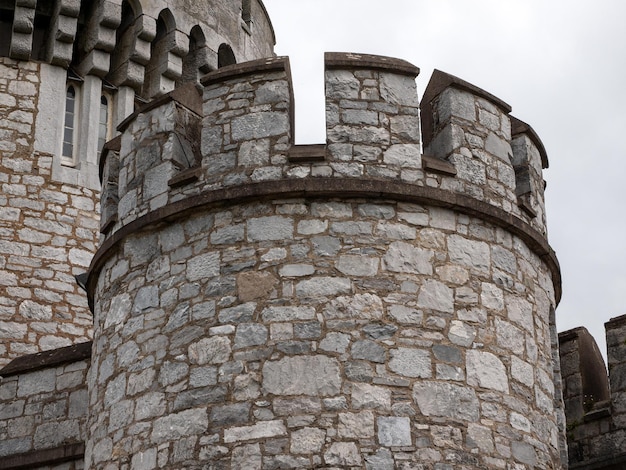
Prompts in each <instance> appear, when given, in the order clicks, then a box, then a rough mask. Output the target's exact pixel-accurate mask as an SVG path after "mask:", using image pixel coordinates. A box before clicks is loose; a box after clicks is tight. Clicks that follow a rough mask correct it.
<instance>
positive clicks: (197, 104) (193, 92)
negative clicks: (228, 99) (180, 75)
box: [117, 83, 203, 132]
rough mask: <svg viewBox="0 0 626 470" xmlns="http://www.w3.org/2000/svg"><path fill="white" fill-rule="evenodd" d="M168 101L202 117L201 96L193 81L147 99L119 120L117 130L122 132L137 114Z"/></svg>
mask: <svg viewBox="0 0 626 470" xmlns="http://www.w3.org/2000/svg"><path fill="white" fill-rule="evenodd" d="M170 101H175V102H177V103H178V104H180V105H181V106H184V107H185V108H187V109H188V110H189V111H191V112H193V113H195V114H197V115H198V116H200V117H202V115H203V113H202V96H201V95H200V92H199V91H198V89H197V88H196V85H195V83H189V84H188V85H184V86H181V87H179V88H175V89H174V90H173V91H170V92H169V93H167V94H165V95H163V96H159V97H158V98H155V99H153V100H152V101H149V102H148V103H146V104H145V105H144V106H142V107H141V108H139V109H138V110H137V111H135V112H134V113H133V114H131V115H130V116H128V117H127V118H126V119H124V120H123V121H122V122H120V124H119V125H118V126H117V130H118V131H119V132H124V131H125V130H126V128H127V127H128V126H129V125H130V123H131V122H133V121H134V120H135V119H136V118H137V116H139V115H140V114H143V113H147V112H148V111H151V110H153V109H155V108H158V107H159V106H162V105H163V104H165V103H169V102H170Z"/></svg>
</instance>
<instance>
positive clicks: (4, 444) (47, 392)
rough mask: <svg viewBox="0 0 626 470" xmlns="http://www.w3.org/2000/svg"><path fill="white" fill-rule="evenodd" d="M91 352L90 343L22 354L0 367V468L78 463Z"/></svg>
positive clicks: (70, 466) (72, 466)
mask: <svg viewBox="0 0 626 470" xmlns="http://www.w3.org/2000/svg"><path fill="white" fill-rule="evenodd" d="M90 353H91V342H89V343H84V344H80V345H76V346H70V347H66V348H61V349H57V350H55V351H51V352H46V353H37V354H34V355H30V356H23V357H21V358H20V359H18V360H15V361H13V362H12V363H11V364H10V365H9V366H7V367H5V368H3V369H1V370H0V376H1V377H2V382H1V383H0V468H1V469H9V468H42V469H44V468H55V469H56V468H58V469H61V468H65V469H67V470H71V469H79V468H83V467H82V460H83V451H84V437H85V424H86V419H87V387H86V385H87V380H86V378H87V371H88V369H89V356H90ZM68 461H69V463H65V464H63V465H60V466H56V465H55V463H58V462H68Z"/></svg>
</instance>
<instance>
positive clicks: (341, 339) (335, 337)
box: [319, 332, 350, 354]
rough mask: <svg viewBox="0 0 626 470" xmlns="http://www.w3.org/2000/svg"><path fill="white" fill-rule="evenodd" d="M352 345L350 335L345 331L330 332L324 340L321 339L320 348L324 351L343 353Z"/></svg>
mask: <svg viewBox="0 0 626 470" xmlns="http://www.w3.org/2000/svg"><path fill="white" fill-rule="evenodd" d="M349 345H350V335H347V334H344V333H334V332H330V333H328V334H327V335H326V336H325V337H324V339H323V340H322V341H320V345H319V348H320V349H321V350H322V351H329V352H336V353H339V354H343V353H345V352H346V350H347V349H348V346H349Z"/></svg>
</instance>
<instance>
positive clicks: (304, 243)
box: [86, 54, 562, 469]
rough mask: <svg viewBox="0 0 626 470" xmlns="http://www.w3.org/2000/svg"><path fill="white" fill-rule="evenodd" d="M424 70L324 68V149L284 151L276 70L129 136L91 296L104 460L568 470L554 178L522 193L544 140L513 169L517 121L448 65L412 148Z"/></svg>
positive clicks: (369, 64)
mask: <svg viewBox="0 0 626 470" xmlns="http://www.w3.org/2000/svg"><path fill="white" fill-rule="evenodd" d="M418 72H419V70H418V69H417V68H415V67H414V66H412V65H411V64H408V63H406V62H403V61H398V60H395V59H389V58H381V57H375V56H361V55H353V54H329V55H327V57H326V95H327V101H326V104H327V127H328V132H327V145H318V146H294V145H293V142H292V136H293V111H292V106H293V102H292V98H291V96H292V93H291V83H290V76H289V67H288V62H287V60H286V59H284V58H278V59H272V60H264V61H258V62H253V63H247V64H241V65H238V66H232V67H227V68H224V69H222V70H219V71H217V72H214V73H212V74H209V75H208V76H206V77H205V78H204V79H203V84H204V95H203V98H202V111H199V97H194V95H193V93H182V92H179V93H173V94H171V95H169V96H166V97H164V98H163V99H161V100H160V101H159V102H158V103H155V104H154V105H152V106H151V107H150V109H146V110H144V112H142V113H137V114H135V115H133V116H132V117H131V118H130V119H129V120H128V121H127V122H126V123H124V125H123V129H124V133H123V135H122V138H121V142H120V145H119V147H117V149H116V148H112V149H111V150H110V151H109V152H108V153H107V154H106V158H105V160H104V161H103V163H102V168H103V173H102V174H103V176H104V180H103V187H105V188H109V190H110V191H112V192H113V191H114V189H115V188H116V187H117V188H118V191H119V193H118V194H117V196H118V197H119V203H116V198H115V197H110V198H103V213H104V212H106V213H113V214H116V217H112V219H111V223H110V224H109V225H108V228H107V230H106V231H105V236H106V237H105V240H104V242H103V244H102V247H101V248H100V249H99V251H98V252H97V254H96V256H95V258H94V261H93V263H92V266H91V270H90V277H89V283H88V290H89V295H90V301H91V302H92V305H93V309H94V321H95V338H94V349H93V354H92V366H91V369H90V372H89V404H90V407H91V414H90V419H89V422H88V435H87V444H86V462H87V465H88V466H91V467H90V468H113V467H115V468H117V467H120V466H123V465H126V464H127V465H129V466H130V468H156V467H157V466H158V467H160V468H180V467H181V466H184V467H186V468H203V466H206V465H207V464H209V465H212V466H215V467H224V468H234V467H237V466H238V467H242V468H284V467H289V468H311V467H312V468H350V467H354V468H363V467H365V468H404V467H406V468H428V469H431V468H442V465H446V466H448V465H449V466H450V467H451V468H454V467H459V468H477V469H478V468H481V469H483V468H504V467H506V466H507V465H510V464H511V463H512V462H514V465H515V466H516V468H520V469H521V468H561V462H560V450H559V437H560V432H559V429H558V424H557V416H558V413H559V412H562V410H561V408H562V401H561V397H560V396H559V394H558V393H557V392H555V386H554V380H555V368H554V365H553V358H552V352H553V351H552V348H553V343H554V341H555V339H554V335H553V334H552V333H551V331H552V329H551V326H553V322H554V319H553V316H552V315H551V311H553V309H554V307H555V305H556V303H557V302H558V299H559V297H560V278H559V271H558V264H557V263H556V259H555V257H554V253H553V252H552V251H551V250H550V248H549V246H548V245H547V242H546V239H545V225H544V221H543V219H540V220H537V212H536V211H534V210H532V209H533V207H532V204H533V203H535V204H538V203H539V202H538V201H542V197H543V194H542V188H541V192H532V188H534V187H536V185H535V186H533V185H532V184H529V185H528V187H529V188H531V191H530V193H529V192H528V191H526V192H525V193H522V192H521V191H520V193H521V194H529V196H531V197H532V199H530V204H531V206H529V207H528V208H524V207H523V206H524V201H523V200H521V199H520V198H519V197H518V192H517V185H516V181H517V179H516V174H517V173H516V171H519V169H520V168H522V169H528V166H529V165H530V164H533V165H535V164H536V162H532V158H535V159H536V158H541V152H540V151H539V150H538V149H537V145H536V142H537V139H535V138H534V137H533V138H531V137H528V138H527V139H526V137H525V136H528V135H529V133H531V129H530V128H529V127H527V126H526V128H525V129H524V130H523V132H522V133H521V134H519V136H518V138H521V139H523V140H522V142H523V143H524V145H516V147H524V148H525V149H527V150H529V151H528V152H526V153H524V156H527V159H526V162H527V163H524V160H523V158H522V156H520V158H519V159H518V160H517V161H518V163H517V165H516V166H517V167H518V168H517V169H516V168H515V166H514V162H513V160H512V158H511V157H512V154H513V153H514V150H513V148H512V145H511V141H512V138H511V135H510V134H511V131H510V129H511V125H510V117H509V115H508V111H509V109H507V108H503V107H502V105H501V102H500V101H499V100H497V99H495V98H493V97H491V96H490V95H488V94H487V93H485V92H484V91H482V90H480V89H477V88H476V87H472V86H470V85H469V84H466V83H465V82H462V81H460V80H458V79H456V78H455V77H451V76H449V75H446V74H442V73H439V78H440V79H441V80H440V81H439V82H437V83H439V84H441V83H443V85H441V89H436V87H435V85H437V83H435V84H432V82H431V85H429V88H428V90H427V91H426V97H425V99H424V100H423V104H422V115H423V119H424V120H423V121H422V126H423V128H424V142H425V144H426V148H427V150H428V149H430V150H431V152H432V153H430V154H428V153H426V154H424V155H421V154H420V152H419V148H420V132H419V129H420V122H419V120H418V114H419V113H418V100H417V95H416V93H415V82H414V78H415V76H416V75H417V73H418ZM437 86H439V85H437ZM459 89H460V90H461V91H462V93H461V96H460V97H459V96H456V95H457V94H458V90H459ZM468 90H469V91H468ZM445 96H447V97H454V99H452V101H450V100H448V101H445V100H444V99H443V97H445ZM426 98H428V100H426ZM495 100H497V101H495ZM450 103H452V104H450ZM470 108H471V109H473V110H474V111H473V114H472V112H469V111H468V109H470ZM446 109H447V110H449V114H448V116H457V115H461V114H462V115H463V116H464V117H463V119H464V121H463V127H462V128H461V129H460V130H459V129H453V128H452V127H451V124H449V122H451V121H454V120H455V119H456V118H454V119H452V118H451V117H448V118H445V119H444V118H443V117H442V116H444V115H445V112H446ZM481 110H486V112H488V114H482V113H481ZM464 113H465V114H464ZM437 116H439V117H440V118H437ZM459 119H460V118H459ZM496 122H497V125H496ZM429 126H430V127H429ZM448 129H449V130H448ZM440 130H441V132H440ZM449 131H450V132H452V133H453V134H454V135H455V137H454V138H452V137H451V138H450V139H449V140H450V141H449V142H448V140H446V138H444V137H441V135H443V134H445V133H447V132H449ZM438 132H439V134H437V133H438ZM197 133H199V134H200V135H201V136H202V138H201V145H200V147H199V149H197V148H194V147H193V139H192V138H191V136H193V135H196V134H197ZM441 133H443V134H441ZM472 136H478V137H479V138H476V139H474V138H473V137H472ZM433 137H435V139H438V140H437V142H438V143H437V144H436V145H435V144H433V141H434V139H433ZM535 137H536V136H535ZM429 145H430V147H429ZM468 145H471V146H472V147H471V150H469V153H468V152H467V151H465V150H463V148H467V147H468ZM436 148H444V149H446V148H447V149H452V150H454V149H459V150H458V154H459V155H462V156H463V159H461V157H458V158H457V157H456V156H455V155H456V153H454V152H453V153H450V154H445V155H443V154H440V153H438V151H435V150H434V149H436ZM454 151H456V150H454ZM543 157H544V158H545V154H544V155H543ZM507 159H508V160H507ZM520 162H521V163H520ZM546 163H547V161H546ZM539 166H541V164H540V165H539ZM476 175H478V176H476ZM535 176H536V175H535ZM476 178H478V179H476ZM521 180H523V179H521ZM523 181H526V180H523ZM531 181H534V180H531ZM107 201H108V202H107ZM558 390H560V388H559V389H558Z"/></svg>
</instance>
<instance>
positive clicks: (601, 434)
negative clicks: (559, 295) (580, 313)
mask: <svg viewBox="0 0 626 470" xmlns="http://www.w3.org/2000/svg"><path fill="white" fill-rule="evenodd" d="M605 329H606V339H607V358H608V375H607V368H606V365H605V363H604V359H603V358H602V355H601V353H600V350H599V349H598V346H597V344H596V342H595V340H594V339H593V337H592V336H591V335H590V334H589V332H588V331H587V329H586V328H583V327H581V328H575V329H572V330H568V331H564V332H562V333H560V334H559V346H560V361H561V369H562V373H563V377H562V379H563V399H564V402H565V410H566V418H567V441H568V448H569V464H570V469H578V468H579V469H588V468H594V469H616V468H622V467H623V466H624V464H626V452H625V451H624V449H625V447H624V445H625V443H626V380H625V377H626V343H625V339H626V316H624V315H622V316H620V317H616V318H611V320H609V321H608V322H606V323H605Z"/></svg>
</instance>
